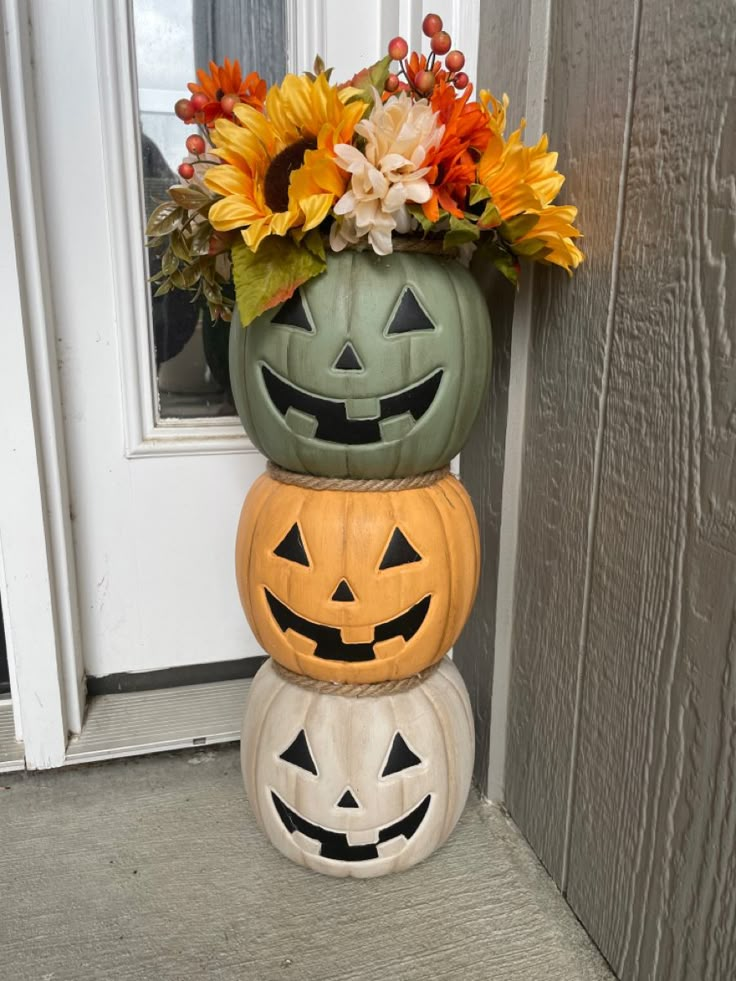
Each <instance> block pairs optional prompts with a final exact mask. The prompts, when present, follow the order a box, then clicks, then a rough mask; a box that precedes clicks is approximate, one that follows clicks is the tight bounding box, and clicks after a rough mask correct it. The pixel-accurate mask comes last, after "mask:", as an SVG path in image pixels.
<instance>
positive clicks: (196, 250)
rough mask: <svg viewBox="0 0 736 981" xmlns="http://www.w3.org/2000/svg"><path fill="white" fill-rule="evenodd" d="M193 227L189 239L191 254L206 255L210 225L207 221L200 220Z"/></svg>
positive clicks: (210, 235) (210, 230) (210, 232)
mask: <svg viewBox="0 0 736 981" xmlns="http://www.w3.org/2000/svg"><path fill="white" fill-rule="evenodd" d="M193 227H194V231H193V232H192V237H191V239H190V241H189V248H190V249H191V252H192V255H207V253H208V252H209V248H210V239H211V238H212V225H210V223H209V222H208V221H200V222H197V223H196V225H194V226H193Z"/></svg>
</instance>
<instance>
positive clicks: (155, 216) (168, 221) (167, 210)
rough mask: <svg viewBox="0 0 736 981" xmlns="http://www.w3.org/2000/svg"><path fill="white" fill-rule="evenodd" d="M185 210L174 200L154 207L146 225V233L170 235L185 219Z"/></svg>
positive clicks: (152, 235)
mask: <svg viewBox="0 0 736 981" xmlns="http://www.w3.org/2000/svg"><path fill="white" fill-rule="evenodd" d="M184 218H185V212H184V211H183V210H182V209H181V208H180V207H179V206H178V205H177V204H176V202H174V201H164V203H163V204H159V205H158V207H157V208H154V210H153V212H152V213H151V217H150V218H149V219H148V224H147V225H146V235H150V236H151V237H154V236H157V235H169V234H170V233H171V232H173V230H174V229H175V228H176V227H177V225H179V224H180V223H181V222H182V221H184Z"/></svg>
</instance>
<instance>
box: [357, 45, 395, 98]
mask: <svg viewBox="0 0 736 981" xmlns="http://www.w3.org/2000/svg"><path fill="white" fill-rule="evenodd" d="M390 73H391V58H390V56H389V55H386V57H385V58H381V60H380V61H377V62H376V63H375V64H373V65H370V66H369V67H368V68H363V69H362V70H361V71H359V72H358V73H357V75H353V77H352V78H351V79H350V81H349V82H348V83H347V85H348V86H349V87H350V88H353V89H359V90H360V94H358V95H355V96H353V98H352V99H351V100H350V101H351V102H353V101H355V99H362V100H363V101H364V102H368V103H370V104H371V105H372V104H373V89H378V91H379V92H383V89H384V87H385V85H386V79H387V78H388V76H389V74H390Z"/></svg>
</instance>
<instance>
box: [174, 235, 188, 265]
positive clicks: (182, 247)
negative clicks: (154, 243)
mask: <svg viewBox="0 0 736 981" xmlns="http://www.w3.org/2000/svg"><path fill="white" fill-rule="evenodd" d="M171 251H172V252H173V253H174V255H175V256H176V258H177V259H181V260H182V262H189V260H190V259H191V254H190V252H189V246H188V245H187V242H186V239H185V238H184V234H183V232H182V230H181V229H180V228H175V229H174V231H173V232H172V233H171Z"/></svg>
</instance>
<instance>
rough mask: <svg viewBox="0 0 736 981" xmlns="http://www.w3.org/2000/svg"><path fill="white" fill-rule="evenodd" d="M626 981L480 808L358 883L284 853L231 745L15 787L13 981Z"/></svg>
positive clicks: (7, 898)
mask: <svg viewBox="0 0 736 981" xmlns="http://www.w3.org/2000/svg"><path fill="white" fill-rule="evenodd" d="M612 977H613V975H611V973H610V971H609V970H608V968H607V967H606V965H605V963H604V962H603V960H602V958H601V957H600V955H599V954H598V953H597V951H596V950H595V948H594V947H593V945H592V944H591V942H590V940H589V939H588V937H587V935H586V934H585V933H584V931H583V930H582V928H581V927H580V925H579V923H578V922H577V920H576V919H575V917H574V916H573V914H572V913H571V911H570V910H569V909H568V907H567V906H566V904H565V903H564V901H563V899H562V897H561V896H560V894H559V893H558V891H557V889H556V888H555V886H554V884H553V883H552V881H551V879H550V878H549V877H548V876H547V874H546V872H545V871H544V870H543V868H542V867H541V866H540V864H539V863H538V862H537V860H536V858H535V857H534V855H533V854H532V852H531V850H530V849H529V847H528V846H527V844H526V843H525V842H524V840H523V839H522V838H521V836H520V834H519V832H518V831H517V830H516V828H515V827H514V825H513V824H512V823H511V821H509V819H508V818H507V817H506V816H505V815H504V813H503V812H502V811H501V810H500V809H499V808H497V807H494V806H492V805H488V804H483V803H481V802H480V801H479V800H478V799H477V797H473V798H471V801H470V802H469V804H468V806H467V808H466V810H465V814H464V816H463V818H462V820H461V822H460V825H459V826H458V828H457V829H456V831H455V833H454V835H453V836H452V838H451V839H450V841H449V842H448V843H447V844H446V845H445V847H444V848H443V849H441V850H440V851H439V852H437V853H436V854H435V855H434V856H432V857H431V858H430V859H429V860H427V861H426V862H425V863H423V864H422V865H419V866H418V867H416V868H415V869H412V870H411V871H409V872H405V873H403V874H401V875H396V876H389V877H386V878H383V879H374V880H370V881H357V880H337V879H328V878H325V877H323V876H319V875H316V874H314V873H311V872H306V871H304V870H303V869H301V868H298V867H296V866H294V865H292V864H291V863H289V862H288V861H287V860H286V859H284V858H282V857H281V856H280V855H279V854H278V853H277V852H276V851H275V850H274V849H273V848H272V847H270V845H268V843H267V842H266V841H265V839H264V838H263V837H262V835H261V833H260V831H259V830H258V828H257V827H256V826H255V824H254V822H253V819H252V817H251V815H250V811H249V809H248V806H247V803H246V801H245V795H244V792H243V788H242V783H241V780H240V770H239V758H238V752H237V748H236V747H233V746H226V747H222V748H219V749H216V750H207V751H200V752H180V753H172V754H165V755H163V754H162V755H158V756H150V757H141V758H137V759H130V760H122V761H117V762H114V763H108V764H103V765H95V766H86V767H79V768H76V769H71V770H63V771H54V772H46V773H35V774H27V775H26V774H13V775H5V776H0V978H2V979H3V981H93V979H94V981H134V979H135V981H204V979H207V981H277V979H278V981H286V979H293V981H430V979H431V981H439V979H447V981H476V979H477V981H490V979H498V981H522V979H523V981H598V979H601V981H602V979H610V978H612Z"/></svg>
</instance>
